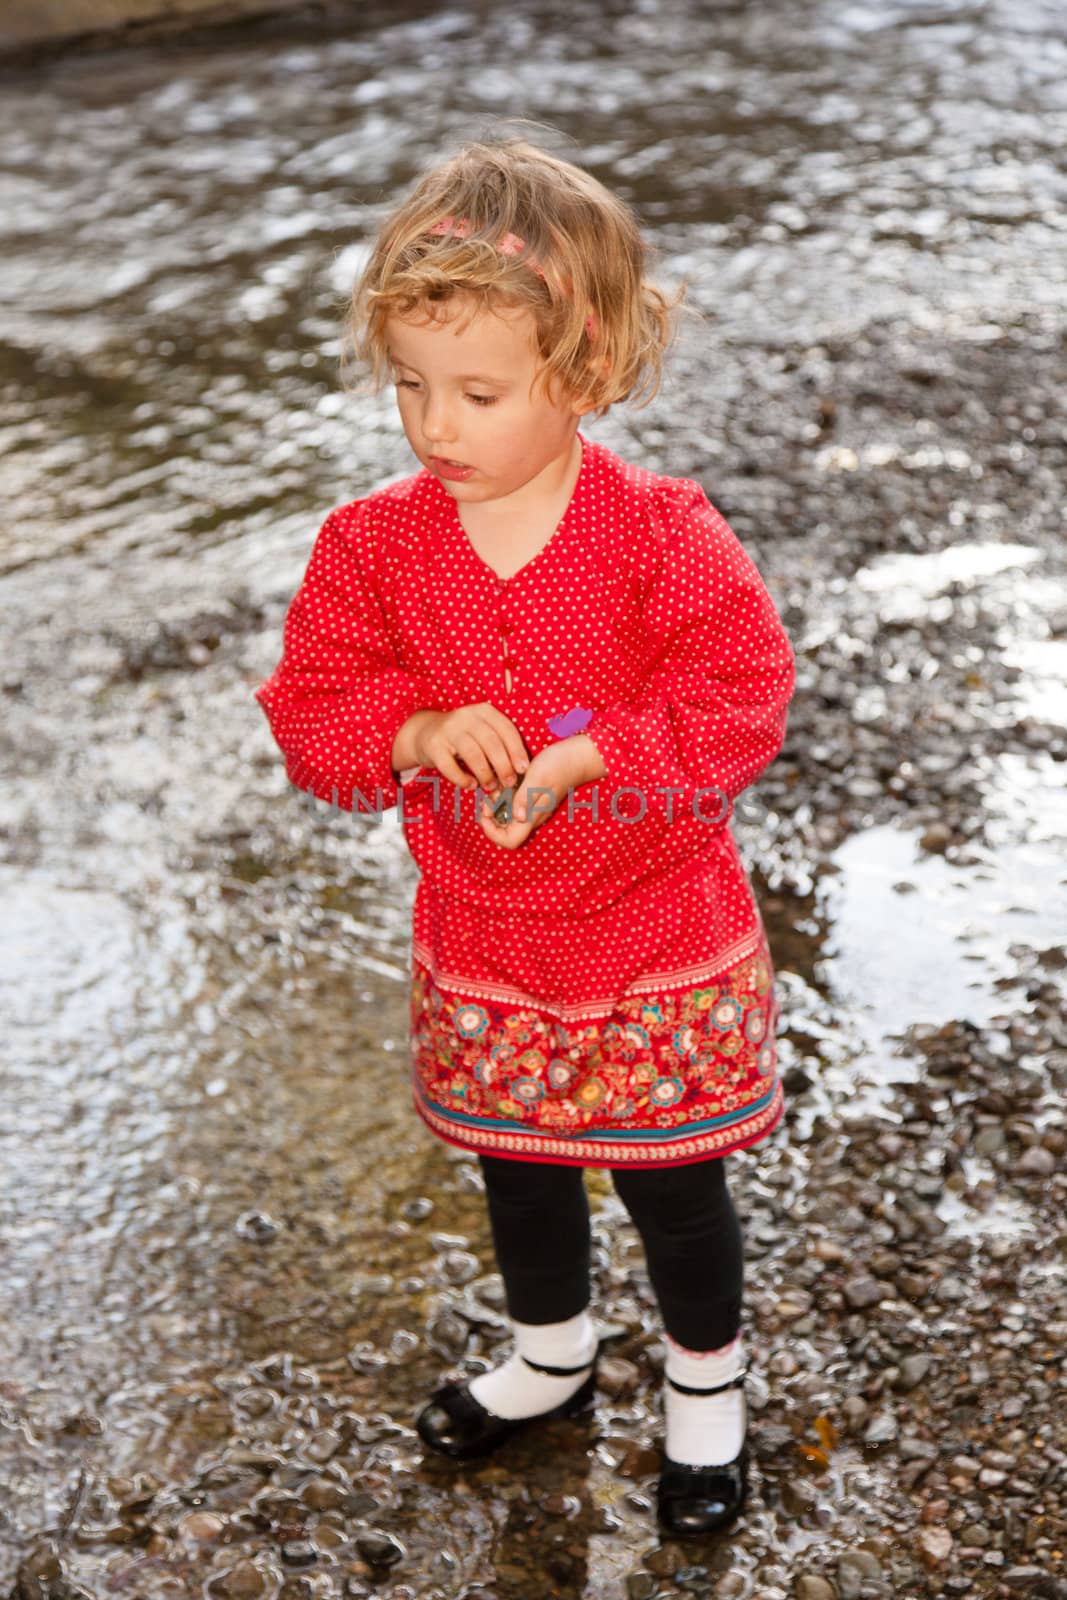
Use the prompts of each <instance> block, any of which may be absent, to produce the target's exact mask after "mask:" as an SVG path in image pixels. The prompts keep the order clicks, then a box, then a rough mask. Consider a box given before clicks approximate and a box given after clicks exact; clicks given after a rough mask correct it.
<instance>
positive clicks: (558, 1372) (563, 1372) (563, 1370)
mask: <svg viewBox="0 0 1067 1600" xmlns="http://www.w3.org/2000/svg"><path fill="white" fill-rule="evenodd" d="M522 1359H523V1360H524V1361H525V1363H526V1365H527V1366H528V1367H533V1368H534V1370H535V1371H536V1372H550V1373H552V1375H553V1376H554V1377H556V1378H570V1377H572V1376H573V1375H574V1373H576V1372H588V1371H589V1368H590V1367H591V1366H592V1365H593V1362H592V1361H586V1362H585V1363H584V1365H583V1366H580V1367H549V1366H546V1365H545V1363H544V1362H543V1361H531V1360H530V1358H529V1356H523V1357H522ZM594 1359H595V1358H594Z"/></svg>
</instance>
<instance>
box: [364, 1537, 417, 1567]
mask: <svg viewBox="0 0 1067 1600" xmlns="http://www.w3.org/2000/svg"><path fill="white" fill-rule="evenodd" d="M356 1549H357V1550H358V1551H359V1553H360V1555H361V1556H362V1557H363V1559H364V1561H366V1562H368V1563H369V1565H370V1566H372V1567H393V1566H395V1565H396V1563H397V1562H398V1561H403V1559H404V1555H405V1551H404V1547H403V1545H402V1544H401V1543H400V1540H399V1539H395V1538H394V1537H393V1535H392V1534H391V1533H384V1532H383V1531H382V1529H381V1528H361V1529H360V1531H359V1532H358V1533H357V1534H356Z"/></svg>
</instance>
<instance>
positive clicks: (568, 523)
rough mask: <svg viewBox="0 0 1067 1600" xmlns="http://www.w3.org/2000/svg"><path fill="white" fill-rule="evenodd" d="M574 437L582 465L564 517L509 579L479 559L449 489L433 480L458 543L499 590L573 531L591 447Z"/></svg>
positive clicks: (533, 565)
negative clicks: (579, 449)
mask: <svg viewBox="0 0 1067 1600" xmlns="http://www.w3.org/2000/svg"><path fill="white" fill-rule="evenodd" d="M575 437H576V438H577V440H578V443H579V444H580V445H581V449H582V459H581V464H580V465H579V467H578V476H577V477H576V478H575V480H574V488H573V489H572V490H571V496H570V499H569V500H568V501H567V504H566V505H565V507H564V508H563V515H562V516H561V517H560V519H559V521H558V522H557V523H556V526H555V527H554V528H553V530H552V532H551V533H550V534H549V536H548V538H547V539H546V540H545V542H544V544H543V545H542V546H541V548H540V550H538V551H537V553H536V554H535V555H532V556H531V557H530V559H529V561H524V562H523V564H522V566H521V567H519V569H518V571H517V572H513V573H512V574H511V576H510V577H508V578H502V577H501V576H500V574H499V572H497V570H496V568H495V567H491V566H490V565H489V563H488V561H486V559H485V557H484V556H480V555H479V554H478V552H477V550H476V549H475V548H474V546H473V544H471V540H470V535H469V534H468V532H467V530H466V528H465V527H464V526H463V523H462V522H461V521H460V516H459V502H458V501H457V500H456V498H455V496H454V495H450V494H449V493H448V490H447V489H446V488H445V487H444V485H443V484H441V483H439V481H438V480H437V479H436V478H434V480H433V481H434V482H435V483H437V484H438V487H439V488H440V490H441V492H442V493H443V494H444V495H445V497H446V499H447V500H448V504H449V507H450V513H451V524H452V528H453V530H454V532H455V533H456V535H458V539H459V542H460V544H461V545H462V546H463V549H464V550H465V551H466V552H467V555H468V556H469V558H470V560H471V561H473V562H474V564H475V565H476V566H477V567H478V568H479V569H480V570H481V571H482V572H483V573H484V574H485V575H486V576H487V577H489V578H491V579H492V580H493V582H494V583H495V584H496V585H497V586H498V587H500V588H503V587H504V586H505V585H506V584H511V583H517V582H518V580H519V579H520V578H524V577H525V576H526V574H527V573H528V572H529V571H530V569H531V568H532V567H535V566H537V565H538V563H539V562H541V561H543V560H544V558H545V557H546V556H547V555H548V552H549V551H550V550H555V549H556V548H557V547H558V546H559V545H560V544H562V543H563V542H564V540H565V537H566V535H567V533H568V532H569V531H570V529H571V528H572V526H573V524H574V507H575V502H576V501H577V499H578V492H579V490H580V489H582V488H583V487H584V485H585V479H586V476H587V474H588V471H589V452H590V448H591V446H590V444H589V441H588V439H585V438H583V437H582V435H581V434H580V433H576V434H575ZM430 476H431V477H433V474H432V473H431V474H430Z"/></svg>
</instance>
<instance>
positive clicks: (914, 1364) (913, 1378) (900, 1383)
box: [893, 1351, 933, 1394]
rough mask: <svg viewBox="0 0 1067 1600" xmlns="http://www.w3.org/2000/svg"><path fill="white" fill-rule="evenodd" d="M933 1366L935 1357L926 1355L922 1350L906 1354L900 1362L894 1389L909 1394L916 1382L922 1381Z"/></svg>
mask: <svg viewBox="0 0 1067 1600" xmlns="http://www.w3.org/2000/svg"><path fill="white" fill-rule="evenodd" d="M932 1366H933V1357H932V1356H928V1355H926V1354H925V1353H924V1352H922V1351H918V1352H917V1353H916V1354H915V1355H910V1356H905V1357H904V1359H903V1361H902V1362H901V1363H900V1370H899V1372H898V1373H897V1376H896V1380H895V1382H894V1384H893V1387H894V1389H900V1390H903V1392H904V1393H905V1394H907V1393H908V1392H909V1391H910V1390H911V1389H914V1388H915V1386H916V1384H919V1383H922V1381H923V1379H924V1378H925V1377H926V1374H927V1373H928V1372H929V1370H930V1368H931V1367H932Z"/></svg>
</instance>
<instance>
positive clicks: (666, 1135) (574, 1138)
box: [420, 1078, 775, 1145]
mask: <svg viewBox="0 0 1067 1600" xmlns="http://www.w3.org/2000/svg"><path fill="white" fill-rule="evenodd" d="M774 1094H775V1079H773V1078H772V1079H771V1080H770V1088H769V1089H768V1091H767V1093H766V1094H765V1095H763V1096H762V1098H761V1099H759V1100H752V1101H750V1102H749V1104H748V1105H747V1106H743V1107H742V1108H741V1109H740V1110H739V1111H728V1112H724V1113H723V1115H722V1116H721V1117H710V1118H707V1119H706V1120H705V1121H703V1122H687V1123H685V1124H684V1125H683V1126H682V1127H680V1128H583V1129H579V1130H577V1131H576V1132H573V1133H572V1132H570V1131H569V1130H568V1129H565V1128H537V1127H531V1126H530V1125H529V1124H528V1123H525V1122H503V1121H501V1120H500V1119H499V1118H493V1117H472V1116H471V1115H470V1114H469V1113H468V1114H466V1115H464V1114H463V1113H462V1112H458V1113H457V1112H455V1111H453V1110H452V1109H451V1108H449V1109H447V1110H446V1108H445V1107H444V1106H442V1105H441V1104H440V1102H439V1101H437V1100H430V1099H428V1098H427V1097H426V1096H425V1095H420V1098H421V1099H422V1100H423V1103H424V1104H425V1105H427V1106H430V1107H432V1109H433V1110H434V1112H435V1113H436V1114H437V1116H439V1117H440V1118H442V1120H444V1121H446V1122H454V1123H456V1124H457V1125H458V1126H459V1127H462V1128H471V1129H475V1130H477V1129H480V1128H485V1129H488V1130H489V1131H490V1132H495V1133H509V1134H511V1133H514V1134H523V1135H524V1136H525V1137H527V1138H532V1139H538V1138H540V1139H567V1140H569V1141H570V1142H571V1143H573V1144H579V1143H587V1144H595V1143H597V1142H599V1143H601V1144H625V1143H626V1142H627V1141H628V1140H629V1141H630V1142H632V1143H634V1144H650V1145H654V1144H656V1143H660V1144H675V1143H677V1141H678V1140H679V1139H692V1138H695V1137H697V1136H698V1135H699V1134H701V1133H708V1132H711V1131H712V1130H714V1129H716V1128H730V1127H733V1126H734V1124H735V1123H739V1122H747V1121H748V1120H749V1118H750V1117H752V1116H754V1115H756V1114H757V1113H758V1112H760V1111H761V1110H763V1109H764V1108H765V1107H766V1106H768V1105H769V1104H770V1102H771V1101H772V1100H773V1099H774Z"/></svg>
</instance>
